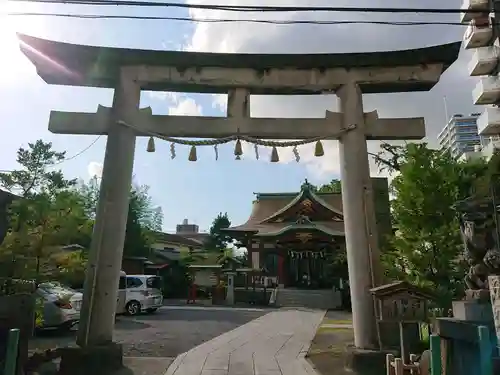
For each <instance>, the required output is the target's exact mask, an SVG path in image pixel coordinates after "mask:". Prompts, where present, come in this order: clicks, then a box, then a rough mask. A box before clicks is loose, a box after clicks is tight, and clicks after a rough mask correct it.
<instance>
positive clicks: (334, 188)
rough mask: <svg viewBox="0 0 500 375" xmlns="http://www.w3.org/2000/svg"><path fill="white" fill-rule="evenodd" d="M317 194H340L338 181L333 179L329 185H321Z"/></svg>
mask: <svg viewBox="0 0 500 375" xmlns="http://www.w3.org/2000/svg"><path fill="white" fill-rule="evenodd" d="M317 192H318V193H340V192H341V185H340V180H338V179H336V178H334V179H333V180H331V181H330V182H329V183H327V184H324V185H321V186H320V187H319V188H318V190H317Z"/></svg>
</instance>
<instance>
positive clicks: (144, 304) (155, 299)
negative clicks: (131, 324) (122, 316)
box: [125, 275, 163, 315]
mask: <svg viewBox="0 0 500 375" xmlns="http://www.w3.org/2000/svg"><path fill="white" fill-rule="evenodd" d="M125 287H126V289H125V290H126V296H125V313H126V314H127V315H137V314H139V313H141V312H148V313H153V312H155V311H156V310H158V308H160V307H162V306H163V295H162V292H161V288H162V279H161V277H160V276H152V275H126V285H125Z"/></svg>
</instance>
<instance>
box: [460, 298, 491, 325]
mask: <svg viewBox="0 0 500 375" xmlns="http://www.w3.org/2000/svg"><path fill="white" fill-rule="evenodd" d="M452 307H453V317H454V318H455V319H458V320H467V321H470V322H477V323H480V322H484V323H491V322H492V321H493V311H492V309H491V303H490V302H489V301H482V300H479V299H473V300H464V301H453V303H452Z"/></svg>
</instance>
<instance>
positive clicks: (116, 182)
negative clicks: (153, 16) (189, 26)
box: [77, 68, 141, 347]
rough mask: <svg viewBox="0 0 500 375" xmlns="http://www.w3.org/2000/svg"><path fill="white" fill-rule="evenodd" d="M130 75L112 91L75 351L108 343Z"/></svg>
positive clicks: (133, 93) (127, 150)
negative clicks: (111, 104) (121, 123)
mask: <svg viewBox="0 0 500 375" xmlns="http://www.w3.org/2000/svg"><path fill="white" fill-rule="evenodd" d="M133 73H134V72H133V71H132V72H131V71H129V70H127V68H122V69H121V72H120V79H119V84H118V86H117V88H116V89H115V92H114V98H113V107H112V108H113V109H112V113H111V118H110V119H109V120H110V121H109V130H108V137H107V143H106V153H105V156H104V165H103V171H102V179H101V186H100V193H99V203H98V206H97V215H96V220H95V224H94V231H93V235H92V243H91V246H90V252H89V264H88V266H87V275H86V278H85V285H84V293H83V305H82V312H81V317H82V319H81V323H80V326H79V330H78V338H77V344H78V345H79V346H81V347H87V346H101V345H108V344H111V343H112V342H113V330H114V325H115V315H114V314H113V313H110V312H114V311H116V307H117V297H118V296H117V290H118V283H119V279H120V271H121V264H122V256H123V246H124V242H125V236H124V233H125V228H126V225H127V215H128V206H129V198H130V186H131V183H132V172H133V166H134V153H135V140H136V133H135V131H134V130H133V129H130V128H127V127H124V126H121V125H119V124H118V121H119V120H121V121H133V120H134V118H135V117H136V116H137V112H138V109H139V104H140V98H141V87H140V85H139V84H138V82H137V80H136V77H134V75H133ZM96 306H98V308H96Z"/></svg>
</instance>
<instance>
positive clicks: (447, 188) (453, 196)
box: [377, 143, 487, 301]
mask: <svg viewBox="0 0 500 375" xmlns="http://www.w3.org/2000/svg"><path fill="white" fill-rule="evenodd" d="M383 153H386V154H385V155H384V154H383ZM383 153H382V154H379V155H378V159H377V163H378V164H379V167H383V168H386V169H387V170H388V171H389V172H391V173H397V175H396V176H395V177H394V179H393V181H392V183H391V192H392V194H393V196H394V199H393V200H392V202H391V208H392V214H393V219H394V224H395V227H396V229H397V233H396V235H395V236H394V238H393V240H392V241H391V246H390V248H389V249H384V251H383V257H384V263H385V266H386V269H387V271H388V274H389V276H390V277H393V278H399V279H407V280H409V281H411V282H414V283H417V284H420V285H423V286H427V287H430V288H433V289H434V290H436V291H437V292H438V293H439V294H440V295H441V296H442V297H449V298H451V297H452V296H455V295H456V294H458V293H460V290H461V288H462V278H463V276H464V275H463V270H462V269H461V267H460V265H459V264H458V259H459V255H460V253H461V252H462V251H463V242H462V239H461V235H460V228H459V224H458V220H457V216H456V212H455V210H454V209H453V205H454V204H455V203H456V202H457V201H459V200H462V199H464V198H466V197H468V196H469V195H470V194H471V191H472V190H473V189H472V188H473V186H474V184H475V181H476V180H477V179H478V178H479V177H481V176H483V175H484V174H485V172H486V170H487V164H486V162H485V161H484V160H477V161H472V162H460V161H457V160H455V159H454V158H453V157H452V156H451V155H450V154H449V153H447V152H442V151H441V150H433V149H429V148H428V146H427V144H415V143H410V144H407V145H405V146H391V145H385V146H384V151H383ZM387 154H388V157H387ZM441 301H444V300H443V299H441Z"/></svg>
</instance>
